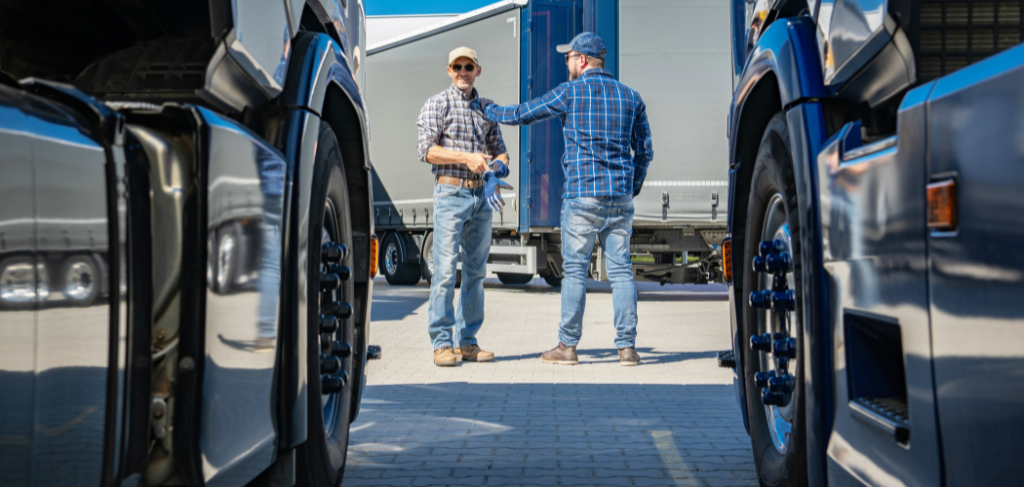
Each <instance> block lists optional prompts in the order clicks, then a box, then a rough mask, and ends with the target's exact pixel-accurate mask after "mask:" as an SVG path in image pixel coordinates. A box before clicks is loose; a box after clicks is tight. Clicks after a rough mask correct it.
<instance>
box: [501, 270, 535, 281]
mask: <svg viewBox="0 0 1024 487" xmlns="http://www.w3.org/2000/svg"><path fill="white" fill-rule="evenodd" d="M497 274H498V280H499V281H501V283H502V284H528V283H529V282H530V281H532V280H533V274H512V273H508V272H498V273H497Z"/></svg>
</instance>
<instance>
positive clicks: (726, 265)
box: [722, 238, 732, 282]
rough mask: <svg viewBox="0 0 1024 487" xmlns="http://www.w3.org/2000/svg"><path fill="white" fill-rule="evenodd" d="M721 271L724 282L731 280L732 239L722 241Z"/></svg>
mask: <svg viewBox="0 0 1024 487" xmlns="http://www.w3.org/2000/svg"><path fill="white" fill-rule="evenodd" d="M722 273H723V274H725V282H732V239H728V238H727V239H725V240H723V241H722Z"/></svg>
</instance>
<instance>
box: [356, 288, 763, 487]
mask: <svg viewBox="0 0 1024 487" xmlns="http://www.w3.org/2000/svg"><path fill="white" fill-rule="evenodd" d="M485 289H486V298H485V299H486V302H485V313H486V319H485V322H484V325H483V327H482V328H481V331H480V333H479V334H478V339H479V340H480V343H481V345H482V346H483V347H484V348H485V349H488V350H492V351H494V352H495V353H496V354H497V357H498V358H497V360H495V361H494V362H492V363H487V364H475V363H466V362H463V363H460V364H459V365H458V366H456V367H453V368H439V367H434V366H433V365H432V364H431V361H430V360H431V359H430V357H431V346H430V343H429V341H428V339H427V337H426V330H425V328H426V312H427V300H428V298H429V292H430V291H429V287H427V286H426V285H425V283H420V284H419V285H416V286H412V287H405V286H403V287H392V286H389V285H388V284H386V283H385V282H384V281H383V280H381V279H378V280H376V281H375V282H374V297H375V301H377V303H375V304H377V305H376V306H374V309H373V324H372V327H373V330H372V331H373V334H372V337H373V342H374V343H375V344H380V345H382V347H383V348H385V349H387V350H388V353H385V354H384V358H383V359H382V360H379V361H374V362H371V363H370V364H369V370H368V374H367V388H366V390H365V392H364V396H363V406H362V411H361V412H360V419H359V421H358V422H357V423H355V424H354V425H353V427H352V433H351V437H350V443H349V463H348V467H347V471H346V474H345V479H344V481H343V484H342V485H343V486H344V487H356V486H363V485H383V486H395V487H427V486H434V485H437V486H442V485H452V486H456V485H457V486H479V485H485V486H490V485H500V486H511V485H524V486H545V487H547V486H554V485H566V486H569V485H571V486H577V485H579V486H639V487H643V486H674V485H683V486H689V485H694V486H697V485H699V486H711V485H714V486H717V485H737V486H756V485H757V479H756V472H755V471H754V468H753V465H752V455H751V452H750V439H749V437H748V436H747V435H746V431H745V430H744V428H743V424H742V419H741V416H740V412H739V411H738V410H737V408H736V399H735V393H734V391H733V389H732V387H733V386H732V378H733V377H732V372H731V371H729V370H727V369H721V368H718V367H717V366H716V363H715V358H714V352H715V351H717V350H721V349H724V348H727V347H728V346H729V333H728V303H727V301H725V300H724V297H725V295H724V288H723V287H721V286H692V285H688V286H672V285H669V286H665V287H663V288H662V287H659V286H657V285H656V284H655V285H651V284H648V283H639V284H638V290H639V295H640V303H639V305H638V308H637V314H638V317H639V323H640V325H639V327H638V336H637V349H638V351H639V353H640V354H641V356H642V357H643V358H644V363H643V364H641V366H639V367H620V366H619V365H618V362H617V359H616V351H615V348H614V346H613V344H612V343H611V342H612V337H613V336H614V330H613V326H612V323H611V319H610V317H611V316H612V307H611V294H610V291H609V289H610V287H609V286H608V284H607V283H594V282H592V281H590V282H589V284H588V296H587V313H586V315H585V316H584V335H583V339H582V340H581V342H580V345H579V349H578V350H579V353H580V365H577V366H572V367H567V366H551V365H548V364H543V363H541V362H540V360H539V359H538V357H539V355H540V353H541V352H543V351H545V350H548V349H550V348H551V347H552V346H553V345H554V342H555V341H556V340H557V322H558V320H559V316H560V301H561V299H560V295H559V294H558V293H557V292H553V291H551V290H549V289H548V288H547V286H546V284H543V281H540V280H539V279H535V280H534V282H533V283H531V284H529V285H527V286H514V287H513V286H508V287H505V286H501V285H500V284H498V283H497V281H496V279H493V278H488V279H487V280H486V281H485ZM709 291H711V292H709ZM379 303H389V304H395V303H400V304H401V306H381V305H380V304H379Z"/></svg>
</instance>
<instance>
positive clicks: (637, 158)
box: [629, 102, 654, 198]
mask: <svg viewBox="0 0 1024 487" xmlns="http://www.w3.org/2000/svg"><path fill="white" fill-rule="evenodd" d="M629 146H630V148H631V149H633V197H634V198H636V196H637V195H638V194H640V188H642V187H643V185H644V179H646V178H647V167H648V166H649V165H650V163H651V159H654V145H653V144H652V143H651V126H650V125H649V124H648V123H647V107H646V106H645V105H644V104H643V102H640V109H639V110H637V114H636V118H634V119H633V135H632V137H630V142H629Z"/></svg>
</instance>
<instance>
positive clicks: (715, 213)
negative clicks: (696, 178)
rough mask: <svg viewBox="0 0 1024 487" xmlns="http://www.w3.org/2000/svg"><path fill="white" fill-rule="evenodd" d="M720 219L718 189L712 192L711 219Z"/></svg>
mask: <svg viewBox="0 0 1024 487" xmlns="http://www.w3.org/2000/svg"><path fill="white" fill-rule="evenodd" d="M716 219H718V191H712V192H711V220H712V221H714V220H716Z"/></svg>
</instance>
